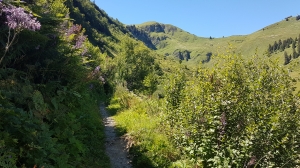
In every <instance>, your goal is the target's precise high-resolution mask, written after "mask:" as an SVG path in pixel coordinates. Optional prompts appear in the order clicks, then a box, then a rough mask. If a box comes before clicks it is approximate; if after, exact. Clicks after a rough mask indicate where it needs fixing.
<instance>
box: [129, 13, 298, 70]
mask: <svg viewBox="0 0 300 168" xmlns="http://www.w3.org/2000/svg"><path fill="white" fill-rule="evenodd" d="M127 27H132V26H127ZM135 27H136V29H138V30H140V31H143V32H145V33H147V34H148V37H149V39H150V40H151V42H152V44H153V45H155V47H156V49H157V52H158V53H160V54H163V55H165V56H174V57H178V54H176V51H178V50H180V51H188V52H189V53H190V59H188V60H189V64H196V65H197V64H199V63H201V62H202V61H203V60H206V59H207V56H206V54H207V53H209V52H212V53H213V54H217V53H218V52H224V51H225V50H226V48H228V44H232V46H233V47H235V48H236V50H237V51H238V52H241V53H242V55H244V56H245V57H248V56H251V55H253V54H254V53H255V52H257V54H259V55H262V54H263V53H265V51H266V50H267V49H268V45H269V44H273V43H274V41H278V40H279V39H282V40H284V39H287V38H290V37H291V38H296V37H297V36H298V34H299V33H300V29H299V28H300V21H297V20H296V18H295V17H292V18H290V19H289V20H288V21H286V20H283V21H280V22H277V23H274V24H272V25H269V26H267V27H265V28H262V29H261V30H258V31H256V32H254V33H252V34H249V35H242V36H239V35H234V36H230V37H223V38H203V37H197V36H195V35H193V34H190V33H188V32H186V31H184V30H182V29H180V28H178V27H175V26H172V25H169V24H162V23H157V22H146V23H143V24H139V25H135ZM133 34H134V33H133ZM136 37H137V38H138V36H136ZM256 49H257V51H256ZM273 55H274V58H279V59H280V61H282V62H283V59H282V58H283V53H276V54H273ZM181 59H186V58H185V57H181Z"/></svg>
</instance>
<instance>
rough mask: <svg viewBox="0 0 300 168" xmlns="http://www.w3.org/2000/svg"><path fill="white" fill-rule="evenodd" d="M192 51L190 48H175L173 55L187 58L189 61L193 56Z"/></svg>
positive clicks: (182, 58) (181, 58)
mask: <svg viewBox="0 0 300 168" xmlns="http://www.w3.org/2000/svg"><path fill="white" fill-rule="evenodd" d="M190 53H191V52H190V51H188V50H179V49H177V50H175V51H174V52H173V55H174V56H175V57H176V58H179V59H180V60H186V61H188V60H189V59H191V56H190Z"/></svg>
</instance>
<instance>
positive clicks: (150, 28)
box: [143, 23, 165, 33]
mask: <svg viewBox="0 0 300 168" xmlns="http://www.w3.org/2000/svg"><path fill="white" fill-rule="evenodd" d="M143 30H144V31H145V32H147V33H152V32H156V33H160V32H162V33H165V25H164V24H160V23H153V24H149V25H145V26H143Z"/></svg>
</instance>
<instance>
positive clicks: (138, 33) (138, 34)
mask: <svg viewBox="0 0 300 168" xmlns="http://www.w3.org/2000/svg"><path fill="white" fill-rule="evenodd" d="M126 28H127V30H128V31H129V32H131V34H132V35H133V36H134V37H135V38H136V39H138V40H140V41H142V42H144V44H145V45H146V46H147V47H149V48H151V49H153V50H156V47H155V45H154V44H153V43H152V39H151V38H150V36H149V34H148V33H147V32H145V31H144V30H141V29H139V28H137V27H135V25H127V26H126Z"/></svg>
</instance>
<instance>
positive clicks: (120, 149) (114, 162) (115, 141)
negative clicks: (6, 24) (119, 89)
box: [100, 103, 132, 168]
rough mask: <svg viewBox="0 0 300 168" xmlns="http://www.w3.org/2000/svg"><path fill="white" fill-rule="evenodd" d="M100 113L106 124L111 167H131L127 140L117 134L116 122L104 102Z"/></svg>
mask: <svg viewBox="0 0 300 168" xmlns="http://www.w3.org/2000/svg"><path fill="white" fill-rule="evenodd" d="M100 113H101V116H102V118H103V122H104V125H105V130H104V131H105V137H106V138H105V152H106V155H107V156H108V157H109V158H110V164H111V167H112V168H131V167H132V166H131V164H130V163H131V161H130V159H129V155H128V152H127V150H126V142H125V141H124V139H122V138H120V137H118V136H117V135H116V132H115V126H116V123H115V121H114V120H113V118H112V117H110V116H109V114H108V112H107V111H106V109H105V105H104V104H103V103H102V104H101V105H100Z"/></svg>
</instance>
